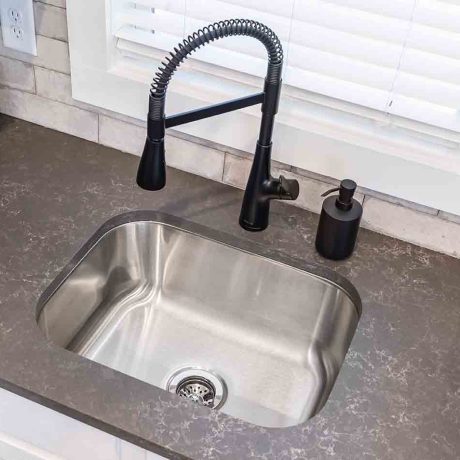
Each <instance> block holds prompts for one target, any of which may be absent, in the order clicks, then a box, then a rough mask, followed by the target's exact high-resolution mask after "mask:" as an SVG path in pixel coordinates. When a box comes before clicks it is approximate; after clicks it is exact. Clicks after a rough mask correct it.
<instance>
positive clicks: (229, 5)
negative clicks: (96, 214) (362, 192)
mask: <svg viewBox="0 0 460 460" xmlns="http://www.w3.org/2000/svg"><path fill="white" fill-rule="evenodd" d="M67 11H68V22H69V36H70V51H71V66H72V91H73V95H74V97H75V98H76V99H79V100H82V101H84V102H87V103H90V104H93V105H97V106H100V107H103V108H106V109H109V110H113V111H116V112H120V113H123V114H125V115H129V116H131V117H136V118H139V119H145V117H146V113H147V95H148V88H149V85H150V82H151V79H152V76H153V72H154V70H155V69H156V67H157V66H158V64H159V63H160V61H161V59H162V58H163V57H164V55H165V54H166V52H167V51H169V50H170V49H171V48H172V47H173V46H175V45H176V44H177V43H178V42H179V41H181V40H182V39H183V38H184V37H186V36H187V35H188V34H190V33H192V32H193V31H195V30H196V29H198V28H200V27H202V26H205V25H207V24H209V23H210V22H214V21H217V20H219V19H228V18H231V17H240V18H243V17H244V18H249V19H255V20H258V21H260V22H263V23H265V24H267V25H268V26H269V27H271V28H272V29H273V30H274V31H275V32H276V33H277V34H278V35H279V37H280V39H281V40H282V42H283V46H284V52H285V65H284V74H283V81H284V83H285V84H284V85H283V91H282V100H281V104H280V111H279V114H278V117H277V124H276V128H275V136H274V150H273V158H274V159H276V160H279V161H282V162H284V163H287V164H290V165H293V166H297V167H300V168H303V169H306V170H310V171H313V172H316V173H319V174H323V175H326V176H331V177H336V178H343V177H347V176H349V177H353V178H354V179H356V180H357V181H358V182H359V183H360V184H361V185H362V186H364V187H368V188H371V189H374V190H377V191H380V192H383V193H388V194H390V195H395V196H399V197H401V198H405V199H407V200H411V201H415V202H417V203H422V204H425V205H427V206H431V207H434V208H437V209H443V210H445V211H450V212H458V203H457V200H456V199H455V198H454V197H455V196H456V194H457V195H458V190H459V189H460V149H459V144H460V112H459V109H460V3H459V2H458V1H457V0H372V1H368V0H270V1H267V0H67ZM88 11H91V20H88V19H86V18H87V12H88ZM83 18H85V19H83ZM265 69H266V55H265V50H264V48H263V46H261V45H260V43H258V42H257V41H256V40H254V39H250V38H245V37H231V38H228V39H225V40H219V41H217V42H214V43H212V44H209V45H207V46H205V47H202V48H201V49H200V50H198V51H197V52H196V53H195V54H194V55H193V57H192V58H190V59H188V60H187V61H186V62H185V63H184V64H183V65H182V66H181V69H180V70H179V71H178V72H177V73H176V74H175V75H174V78H173V80H172V83H171V85H170V87H169V89H168V97H167V113H170V114H171V113H176V112H179V111H183V110H189V109H191V108H196V107H200V106H203V105H206V104H209V103H216V102H219V101H223V100H226V99H228V98H232V97H240V96H243V95H247V94H250V93H252V92H256V91H259V90H260V88H261V86H262V77H263V76H264V73H265ZM259 119H260V110H259V108H258V107H249V108H247V109H243V110H241V111H238V112H233V113H229V114H225V115H222V116H219V117H214V118H212V119H208V120H201V121H199V122H195V123H190V124H187V125H182V126H180V127H178V129H180V130H181V131H183V132H186V133H189V134H193V135H195V136H199V137H202V138H205V139H209V140H211V141H214V142H218V143H220V144H224V145H228V146H230V147H233V148H237V149H241V150H245V151H249V152H250V151H253V149H254V143H255V138H256V133H257V130H258V124H259ZM427 184H429V185H428V186H427ZM456 191H457V193H456Z"/></svg>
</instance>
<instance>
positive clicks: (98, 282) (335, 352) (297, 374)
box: [38, 211, 361, 427]
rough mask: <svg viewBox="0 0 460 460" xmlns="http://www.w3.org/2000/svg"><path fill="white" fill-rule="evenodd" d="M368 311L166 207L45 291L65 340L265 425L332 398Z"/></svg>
mask: <svg viewBox="0 0 460 460" xmlns="http://www.w3.org/2000/svg"><path fill="white" fill-rule="evenodd" d="M360 312H361V303H360V299H359V295H358V293H357V292H356V290H355V289H354V287H353V286H352V285H351V284H350V283H349V282H347V281H346V280H345V279H343V278H341V277H339V276H338V275H337V274H335V273H334V272H331V271H328V270H326V269H324V268H321V267H318V266H310V265H308V264H306V263H305V262H302V261H299V260H297V259H292V258H289V257H286V256H283V255H281V254H278V253H276V252H275V251H273V250H271V249H269V248H264V247H259V246H258V245H255V244H254V243H250V242H247V241H243V240H238V239H234V238H233V237H231V236H228V235H225V234H222V233H218V232H214V231H212V230H210V229H208V228H204V227H201V226H198V225H196V224H192V223H190V222H187V221H184V220H181V219H177V218H174V217H172V216H168V215H165V214H161V213H156V212H148V211H145V212H144V211H140V212H133V213H128V214H124V215H122V216H118V217H116V218H115V219H112V220H110V221H109V222H107V223H106V224H105V225H104V226H103V227H102V228H101V229H100V230H99V231H98V232H97V233H96V234H95V235H94V236H93V237H92V238H91V239H90V241H88V243H87V244H86V245H85V246H84V247H83V248H82V249H81V250H80V251H79V253H78V254H77V255H76V257H75V258H74V259H73V260H72V261H71V263H70V264H69V265H68V266H67V267H66V268H65V269H64V271H63V272H62V273H61V274H60V275H59V276H58V278H57V279H56V280H55V281H54V282H53V283H52V284H51V286H50V287H49V288H48V289H47V290H46V291H45V293H44V294H43V296H42V297H41V299H40V302H39V305H38V324H39V326H40V328H41V329H42V330H43V332H44V333H45V335H46V336H47V337H48V338H49V339H51V340H52V341H53V342H54V343H56V344H57V345H59V346H61V347H64V348H66V349H68V350H71V351H73V352H75V353H78V354H79V355H82V356H85V357H86V358H88V359H91V360H93V361H96V362H98V363H101V364H104V365H106V366H109V367H111V368H113V369H116V370H118V371H120V372H123V373H125V374H128V375H130V376H133V377H136V378H138V379H140V380H143V381H145V382H148V383H150V384H152V385H155V386H157V387H159V388H162V389H165V390H168V389H169V391H174V392H177V393H178V394H180V395H181V396H184V397H187V398H189V399H191V400H193V401H195V402H197V403H200V404H203V405H206V406H208V407H220V408H221V410H222V411H223V412H225V413H227V414H229V415H232V416H234V417H238V418H240V419H243V420H245V421H247V422H251V423H254V424H257V425H262V426H267V427H287V426H292V425H296V424H299V423H301V422H304V421H305V420H307V419H308V418H310V417H312V416H313V415H314V414H316V413H317V412H318V411H319V410H320V409H321V408H322V406H323V405H324V404H325V403H326V400H327V398H328V396H329V393H330V392H331V390H332V387H333V385H334V382H335V379H336V377H337V374H338V372H339V369H340V367H341V365H342V362H343V360H344V357H345V354H346V352H347V350H348V347H349V345H350V342H351V339H352V337H353V334H354V332H355V329H356V326H357V324H358V321H359V317H360Z"/></svg>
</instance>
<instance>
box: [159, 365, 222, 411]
mask: <svg viewBox="0 0 460 460" xmlns="http://www.w3.org/2000/svg"><path fill="white" fill-rule="evenodd" d="M166 389H167V390H168V391H170V392H171V393H176V394H178V395H179V396H180V397H181V398H185V399H189V400H190V401H193V402H194V403H196V404H199V405H200V406H205V407H209V408H211V409H219V408H220V407H222V405H223V404H224V402H225V398H226V397H227V387H226V386H225V383H224V381H223V380H222V379H221V378H220V377H219V376H218V375H216V374H214V373H213V372H210V371H206V370H204V369H200V368H196V367H185V368H182V369H179V370H178V371H176V372H174V374H172V375H171V377H170V378H169V380H168V383H167V385H166Z"/></svg>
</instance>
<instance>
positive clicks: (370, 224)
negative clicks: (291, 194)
mask: <svg viewBox="0 0 460 460" xmlns="http://www.w3.org/2000/svg"><path fill="white" fill-rule="evenodd" d="M34 3H35V4H34V9H35V20H36V30H37V49H38V56H30V55H26V54H22V53H19V52H16V51H13V50H10V49H8V48H5V47H3V43H2V42H1V41H0V112H2V113H5V114H7V115H11V116H14V117H18V118H22V119H24V120H27V121H30V122H33V123H37V124H40V125H43V126H46V127H48V128H52V129H56V130H58V131H63V132H66V133H68V134H72V135H74V136H79V137H82V138H84V139H87V140H90V141H93V142H98V143H100V144H103V145H106V146H109V147H113V148H116V149H119V150H122V151H124V152H127V153H132V154H137V155H139V154H140V153H141V152H142V148H143V143H144V140H145V126H144V125H145V123H143V122H141V121H139V120H135V119H131V118H129V117H125V116H123V115H119V114H116V113H113V112H109V111H107V110H104V109H100V108H97V107H94V106H90V105H88V104H84V103H80V102H78V101H75V100H73V99H72V95H71V84H70V58H69V49H68V44H67V23H66V11H65V0H42V1H35V2H34ZM168 137H169V139H168V141H167V143H168V158H167V162H168V165H169V166H172V167H175V168H178V169H182V170H185V171H189V172H191V173H193V174H198V175H200V176H204V177H207V178H209V179H212V180H216V181H220V182H224V183H226V184H229V185H232V186H234V187H238V188H244V186H245V184H246V179H247V176H248V174H249V169H250V166H251V156H252V154H250V153H246V152H241V151H235V150H233V149H229V148H227V147H225V146H222V145H215V144H211V143H209V142H207V141H205V140H202V139H197V138H193V137H191V136H187V135H184V134H181V133H178V132H174V131H172V132H170V133H169V134H168ZM273 167H274V168H273V169H274V172H275V173H278V172H280V173H283V174H284V175H286V176H288V177H294V178H296V179H297V180H298V181H299V182H300V196H299V199H298V200H297V201H296V202H293V203H292V204H293V205H295V206H299V207H301V208H304V209H307V210H310V211H313V212H316V213H318V212H319V211H320V209H321V203H322V198H321V196H320V195H321V193H323V192H324V191H326V190H327V189H329V188H331V186H335V185H337V183H338V181H337V180H334V179H331V178H328V177H322V176H318V175H317V174H314V173H310V172H308V171H304V170H300V169H298V168H294V167H292V166H290V165H286V164H281V163H278V162H273ZM356 198H357V199H358V200H359V201H361V202H362V203H363V205H364V215H363V226H364V227H366V228H369V229H371V230H374V231H376V232H379V233H384V234H386V235H390V236H393V237H396V238H399V239H402V240H405V241H409V242H411V243H414V244H417V245H419V246H424V247H427V248H430V249H433V250H435V251H439V252H443V253H446V254H450V255H452V256H454V257H459V258H460V238H459V235H460V216H455V215H452V214H448V213H444V212H442V211H439V210H436V209H432V208H427V207H425V206H421V205H418V204H416V203H411V202H408V201H405V200H401V199H399V198H396V197H392V196H388V195H383V194H381V193H378V192H375V191H372V190H368V189H359V193H358V194H357V196H356Z"/></svg>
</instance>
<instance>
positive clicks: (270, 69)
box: [137, 19, 299, 231]
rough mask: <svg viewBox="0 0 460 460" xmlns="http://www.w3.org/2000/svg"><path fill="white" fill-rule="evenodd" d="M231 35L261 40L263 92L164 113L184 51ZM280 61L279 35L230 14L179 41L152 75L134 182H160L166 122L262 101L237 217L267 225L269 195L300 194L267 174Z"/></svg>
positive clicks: (149, 186)
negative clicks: (264, 55) (264, 68)
mask: <svg viewBox="0 0 460 460" xmlns="http://www.w3.org/2000/svg"><path fill="white" fill-rule="evenodd" d="M233 35H245V36H249V37H254V38H256V39H257V40H259V41H260V42H262V44H263V45H264V46H265V48H266V50H267V53H268V66H267V75H266V77H265V84H264V90H263V92H261V93H257V94H253V95H251V96H246V97H243V98H240V99H234V100H231V101H227V102H224V103H221V104H216V105H212V106H209V107H205V108H201V109H197V110H192V111H189V112H185V113H181V114H178V115H173V116H169V117H166V116H165V100H166V90H167V88H168V84H169V82H170V80H171V78H172V75H173V73H174V72H175V71H176V69H177V68H178V67H179V65H180V64H181V63H182V62H183V61H184V60H185V59H186V58H187V56H188V55H190V54H191V53H192V52H193V51H195V50H196V49H198V48H200V47H201V46H203V45H205V44H206V43H209V42H212V41H214V40H218V39H220V38H223V37H228V36H233ZM282 67H283V48H282V46H281V42H280V40H279V38H278V37H277V36H276V34H275V33H274V32H273V31H272V30H271V29H269V28H268V27H267V26H265V25H264V24H261V23H259V22H257V21H253V20H248V19H229V20H225V21H220V22H216V23H214V24H211V25H209V26H207V27H204V28H203V29H200V30H198V31H197V32H195V33H194V34H192V35H190V36H189V37H188V38H187V39H185V40H183V41H182V42H181V43H179V44H178V45H177V47H176V48H174V50H173V51H171V52H170V53H169V55H168V56H167V57H166V58H165V60H164V61H163V62H162V65H161V66H160V67H159V69H158V71H157V73H156V74H155V78H154V79H153V83H152V87H151V90H150V96H149V114H148V119H147V140H146V142H145V147H144V152H143V153H142V158H141V161H140V164H139V170H138V172H137V184H138V185H139V186H140V187H142V188H144V189H146V190H160V189H162V188H163V187H164V186H165V184H166V164H165V147H164V137H165V129H166V128H170V127H173V126H178V125H181V124H183V123H189V122H191V121H196V120H201V119H203V118H208V117H212V116H214V115H220V114H222V113H226V112H230V111H233V110H238V109H241V108H243V107H249V106H251V105H255V104H262V107H261V110H262V120H261V123H260V132H259V139H258V141H257V146H256V152H255V155H254V162H253V164H252V168H251V173H250V175H249V179H248V183H247V186H246V191H245V194H244V198H243V205H242V207H241V214H240V220H239V222H240V225H241V226H242V227H243V228H244V229H245V230H249V231H261V230H265V229H266V228H267V226H268V218H269V211H270V201H271V200H273V199H280V200H295V199H296V198H297V197H298V195H299V183H298V182H297V181H296V180H293V179H286V178H285V177H283V176H280V177H279V178H278V179H275V178H273V177H272V176H271V174H270V159H271V150H272V133H273V124H274V120H275V115H276V113H277V111H278V103H279V98H280V91H281V70H282Z"/></svg>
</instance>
